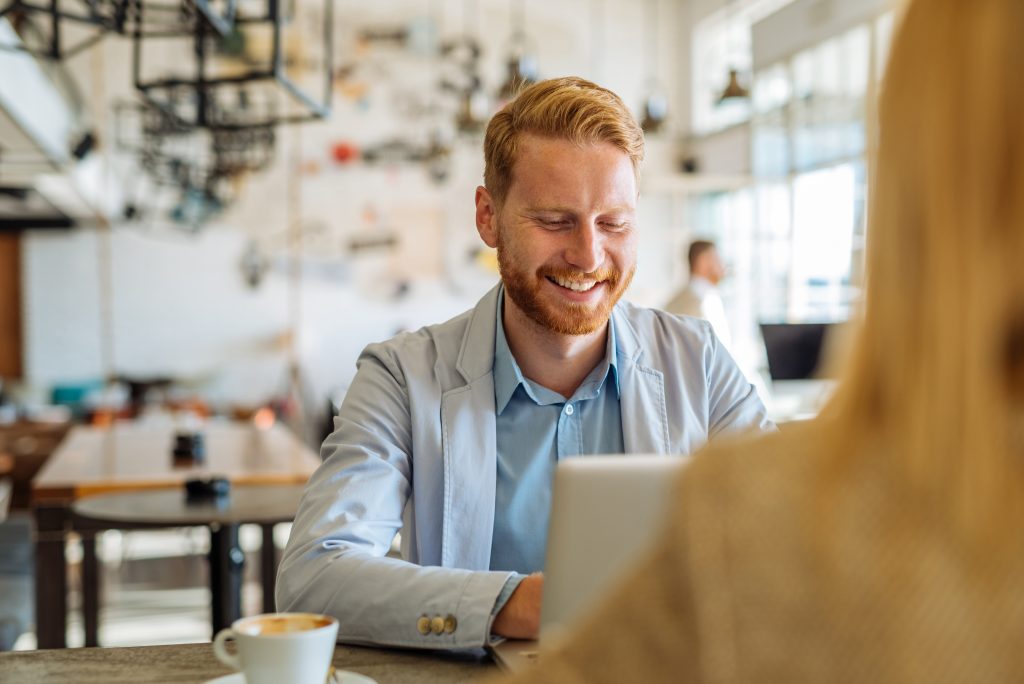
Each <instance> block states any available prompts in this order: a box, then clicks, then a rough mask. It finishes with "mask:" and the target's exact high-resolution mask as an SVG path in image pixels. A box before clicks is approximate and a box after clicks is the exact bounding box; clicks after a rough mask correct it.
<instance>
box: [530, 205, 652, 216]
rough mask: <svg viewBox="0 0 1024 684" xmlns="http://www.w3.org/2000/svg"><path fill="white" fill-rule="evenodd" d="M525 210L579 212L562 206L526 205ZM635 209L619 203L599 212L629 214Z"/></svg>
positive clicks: (562, 212) (561, 212) (560, 212)
mask: <svg viewBox="0 0 1024 684" xmlns="http://www.w3.org/2000/svg"><path fill="white" fill-rule="evenodd" d="M525 211H527V212H536V213H545V212H549V213H552V214H574V215H575V214H577V213H579V212H578V211H577V210H576V209H573V208H571V207H561V206H552V207H543V206H540V207H526V209H525ZM635 211H636V207H630V206H628V205H618V206H614V207H609V208H607V209H603V210H601V211H599V212H597V213H598V214H619V213H626V214H629V213H634V212H635Z"/></svg>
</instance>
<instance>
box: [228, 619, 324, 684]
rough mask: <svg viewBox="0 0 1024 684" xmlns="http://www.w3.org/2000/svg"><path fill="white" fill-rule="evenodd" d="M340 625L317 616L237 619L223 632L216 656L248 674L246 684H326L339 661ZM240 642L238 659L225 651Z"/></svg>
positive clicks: (237, 646) (238, 644) (237, 645)
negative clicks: (336, 654)
mask: <svg viewBox="0 0 1024 684" xmlns="http://www.w3.org/2000/svg"><path fill="white" fill-rule="evenodd" d="M337 638H338V621H337V620H335V619H334V618H332V617H330V616H328V615H316V614H313V613H267V614H265V615H253V616H252V617H247V618H242V619H241V620H235V621H234V622H233V623H231V626H230V627H228V628H226V629H222V630H220V631H219V632H217V636H216V637H214V639H213V653H214V655H216V656H217V659H218V660H220V661H221V662H222V663H224V664H225V665H227V666H228V667H230V668H233V669H235V670H241V671H242V672H244V673H245V682H246V684H281V683H282V682H289V683H290V684H324V681H326V679H327V671H328V670H329V669H330V667H331V660H332V659H333V657H334V644H335V640H336V639H337ZM227 639H234V640H235V647H236V650H237V654H232V653H228V651H227V649H225V648H224V642H225V641H226V640H227Z"/></svg>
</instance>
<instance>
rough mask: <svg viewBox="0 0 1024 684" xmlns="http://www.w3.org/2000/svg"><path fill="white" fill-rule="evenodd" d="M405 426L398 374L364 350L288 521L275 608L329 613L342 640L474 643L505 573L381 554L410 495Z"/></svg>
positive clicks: (480, 640) (485, 627) (479, 641)
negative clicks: (314, 468)
mask: <svg viewBox="0 0 1024 684" xmlns="http://www.w3.org/2000/svg"><path fill="white" fill-rule="evenodd" d="M411 430H412V427H411V421H410V415H409V409H408V394H407V391H406V388H405V386H404V378H403V377H402V375H401V373H400V371H399V370H398V369H397V368H396V367H395V366H394V364H391V363H387V362H385V360H384V359H382V358H381V357H378V356H375V355H372V354H364V356H363V358H362V359H361V360H360V364H359V371H358V372H357V374H356V377H355V379H354V380H353V383H352V386H351V387H350V389H349V391H348V393H347V395H346V397H345V401H344V403H343V405H342V408H341V410H340V412H339V415H338V418H337V419H336V421H335V431H334V432H333V433H332V434H331V435H330V436H329V437H328V438H327V440H326V441H325V443H324V454H325V456H326V458H325V461H324V464H323V465H322V466H321V467H320V468H319V469H318V470H317V471H316V473H315V474H314V475H313V477H312V478H311V479H310V482H309V484H308V485H307V489H306V493H305V495H304V496H303V499H302V503H301V505H300V506H299V511H298V513H297V515H296V517H295V523H294V525H293V527H292V533H291V537H290V538H289V541H288V546H287V548H286V549H285V552H284V557H283V558H282V561H281V569H280V572H279V576H278V584H277V608H278V610H287V611H310V612H320V613H327V614H329V615H333V616H334V617H336V618H337V619H338V621H339V623H340V627H339V631H338V636H339V639H341V640H343V641H353V642H362V643H374V644H382V645H395V646H406V647H419V648H468V647H475V646H481V645H483V644H484V643H486V641H487V639H488V637H489V628H490V622H491V611H492V609H493V607H494V603H495V599H496V598H497V596H498V594H499V592H500V591H501V588H502V586H504V584H505V581H506V580H507V579H508V577H509V576H510V574H511V573H505V572H473V571H468V570H459V569H451V568H439V567H421V566H418V565H415V564H413V563H409V562H406V561H403V560H399V559H395V558H387V557H385V554H386V553H387V551H388V549H389V548H390V545H391V542H392V540H393V539H394V537H395V534H396V533H397V532H398V530H399V529H401V527H402V520H403V517H402V516H403V512H404V510H405V507H406V505H407V504H408V502H409V499H410V496H412V493H413V492H412V484H411V483H412V459H411V451H412V434H411ZM438 511H439V512H438V515H440V504H439V505H438Z"/></svg>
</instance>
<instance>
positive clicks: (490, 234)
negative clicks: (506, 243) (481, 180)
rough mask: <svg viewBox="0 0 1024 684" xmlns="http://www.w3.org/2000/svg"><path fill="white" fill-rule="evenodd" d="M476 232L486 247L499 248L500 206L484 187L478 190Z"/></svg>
mask: <svg viewBox="0 0 1024 684" xmlns="http://www.w3.org/2000/svg"><path fill="white" fill-rule="evenodd" d="M476 231H477V232H478V233H480V239H481V240H483V241H484V244H485V245H487V246H488V247H491V248H494V247H497V246H498V206H497V205H496V204H495V203H494V198H493V197H491V193H490V192H488V191H487V188H485V187H484V186H482V185H480V186H478V187H477V189H476Z"/></svg>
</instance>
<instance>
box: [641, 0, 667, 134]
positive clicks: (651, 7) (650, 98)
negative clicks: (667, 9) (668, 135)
mask: <svg viewBox="0 0 1024 684" xmlns="http://www.w3.org/2000/svg"><path fill="white" fill-rule="evenodd" d="M658 30H659V29H658V0H647V25H646V33H647V40H646V43H647V48H648V55H647V59H648V62H649V63H648V65H647V69H648V73H649V74H650V77H649V78H648V80H647V88H646V93H647V94H646V96H645V97H644V105H643V110H644V114H643V118H642V119H641V121H640V127H641V128H642V129H643V130H644V132H645V133H657V132H658V131H659V130H661V127H662V125H663V124H664V123H665V117H666V116H668V98H667V97H666V96H665V92H664V90H663V89H662V88H661V84H660V83H659V82H658Z"/></svg>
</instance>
